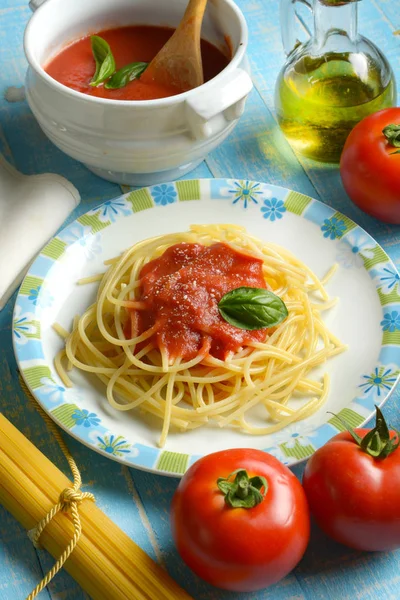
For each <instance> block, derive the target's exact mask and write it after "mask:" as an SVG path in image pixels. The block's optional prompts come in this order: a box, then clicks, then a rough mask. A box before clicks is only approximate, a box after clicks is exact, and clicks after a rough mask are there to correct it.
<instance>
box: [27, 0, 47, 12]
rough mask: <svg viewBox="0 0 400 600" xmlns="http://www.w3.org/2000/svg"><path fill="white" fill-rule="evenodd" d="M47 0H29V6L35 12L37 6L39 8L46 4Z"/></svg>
mask: <svg viewBox="0 0 400 600" xmlns="http://www.w3.org/2000/svg"><path fill="white" fill-rule="evenodd" d="M45 2H46V0H31V1H30V2H29V8H30V9H31V11H32V12H35V10H36V9H37V8H39V6H40V5H41V4H44V3H45Z"/></svg>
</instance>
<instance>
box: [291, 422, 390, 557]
mask: <svg viewBox="0 0 400 600" xmlns="http://www.w3.org/2000/svg"><path fill="white" fill-rule="evenodd" d="M367 431H368V430H366V429H356V430H355V432H356V433H357V434H358V435H359V436H361V437H363V436H364V435H365V434H366V433H367ZM395 435H396V434H394V433H393V432H390V437H391V439H393V438H394V437H395ZM303 487H304V490H305V492H306V495H307V498H308V502H309V505H310V510H311V512H312V514H313V515H314V517H315V520H316V521H317V523H318V525H319V526H320V527H321V529H322V530H323V531H325V533H326V534H327V535H329V536H330V537H332V538H333V539H334V540H336V541H337V542H340V543H342V544H345V545H346V546H350V547H351V548H356V549H357V550H371V551H374V550H393V549H394V548H397V547H399V546H400V449H397V448H396V449H395V450H394V452H392V453H391V454H390V455H389V456H388V457H387V458H374V457H373V456H370V455H369V454H368V453H366V452H365V451H363V450H362V449H361V448H360V446H359V445H358V444H357V443H356V442H355V441H354V440H353V438H352V436H351V435H350V433H348V432H347V431H346V432H343V433H339V434H338V435H336V436H335V437H333V438H332V439H331V440H330V441H329V442H328V443H327V444H325V446H323V447H322V448H320V449H319V450H317V451H316V452H315V454H313V455H312V457H311V458H310V459H309V461H308V463H307V466H306V469H305V472H304V477H303Z"/></svg>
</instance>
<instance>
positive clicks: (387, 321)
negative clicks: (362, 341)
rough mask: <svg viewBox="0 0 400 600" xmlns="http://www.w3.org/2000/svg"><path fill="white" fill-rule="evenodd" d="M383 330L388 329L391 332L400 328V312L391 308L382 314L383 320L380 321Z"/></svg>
mask: <svg viewBox="0 0 400 600" xmlns="http://www.w3.org/2000/svg"><path fill="white" fill-rule="evenodd" d="M381 325H382V329H383V331H389V332H390V333H393V332H394V331H398V330H399V329H400V313H399V312H398V311H397V310H392V312H390V313H385V314H384V315H383V321H381Z"/></svg>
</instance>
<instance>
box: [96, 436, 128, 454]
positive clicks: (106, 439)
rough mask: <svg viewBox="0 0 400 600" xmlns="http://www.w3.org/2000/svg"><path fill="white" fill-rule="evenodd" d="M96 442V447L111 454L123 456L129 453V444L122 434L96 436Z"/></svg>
mask: <svg viewBox="0 0 400 600" xmlns="http://www.w3.org/2000/svg"><path fill="white" fill-rule="evenodd" d="M97 440H98V442H99V443H98V444H97V447H98V448H100V450H103V451H104V452H107V454H112V455H113V456H123V455H124V454H129V452H130V447H131V444H129V443H128V442H127V441H126V440H125V439H124V438H123V437H122V435H119V436H117V437H115V435H104V436H103V437H100V436H98V437H97Z"/></svg>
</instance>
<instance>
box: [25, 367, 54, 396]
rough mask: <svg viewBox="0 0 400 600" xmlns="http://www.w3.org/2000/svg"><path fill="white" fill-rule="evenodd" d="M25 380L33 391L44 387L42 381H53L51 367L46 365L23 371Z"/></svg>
mask: <svg viewBox="0 0 400 600" xmlns="http://www.w3.org/2000/svg"><path fill="white" fill-rule="evenodd" d="M22 373H23V375H24V379H25V381H26V382H27V384H28V385H29V387H30V388H32V389H33V390H34V389H36V388H38V387H40V386H41V385H43V383H42V382H41V379H43V378H44V377H49V378H50V379H51V372H50V369H49V367H46V365H38V366H36V367H29V368H28V369H23V371H22Z"/></svg>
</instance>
